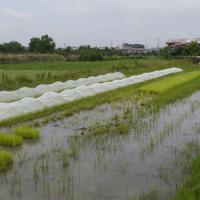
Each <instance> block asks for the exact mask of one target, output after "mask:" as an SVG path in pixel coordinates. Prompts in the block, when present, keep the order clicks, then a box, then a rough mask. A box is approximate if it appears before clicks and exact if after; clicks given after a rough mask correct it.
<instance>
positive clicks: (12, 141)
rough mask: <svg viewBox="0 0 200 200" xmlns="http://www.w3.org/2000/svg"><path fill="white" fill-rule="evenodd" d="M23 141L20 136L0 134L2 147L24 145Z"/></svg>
mask: <svg viewBox="0 0 200 200" xmlns="http://www.w3.org/2000/svg"><path fill="white" fill-rule="evenodd" d="M22 141H23V139H22V138H21V137H20V136H18V135H15V134H14V135H8V134H6V133H0V145H2V146H12V147H15V146H18V145H20V144H22Z"/></svg>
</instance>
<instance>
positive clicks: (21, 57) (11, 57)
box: [0, 53, 66, 64]
mask: <svg viewBox="0 0 200 200" xmlns="http://www.w3.org/2000/svg"><path fill="white" fill-rule="evenodd" d="M65 60H66V59H65V57H64V56H61V55H58V54H31V53H27V54H0V63H1V64H5V63H6V64H10V63H27V62H40V61H43V62H45V61H46V62H49V61H65Z"/></svg>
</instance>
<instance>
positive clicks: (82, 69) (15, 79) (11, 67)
mask: <svg viewBox="0 0 200 200" xmlns="http://www.w3.org/2000/svg"><path fill="white" fill-rule="evenodd" d="M169 67H180V68H182V69H184V70H187V71H192V70H195V69H199V68H200V67H199V66H198V65H194V64H192V63H188V62H187V61H177V60H176V61H164V60H159V59H150V58H149V59H141V60H134V59H125V60H111V61H98V62H43V61H41V62H38V63H17V64H0V90H15V89H19V88H20V87H36V86H37V85H38V84H48V83H52V82H55V81H67V80H70V79H78V78H84V77H88V76H96V75H100V74H106V73H112V72H116V71H119V72H122V73H124V74H125V75H126V76H131V75H136V74H141V73H144V72H151V71H154V70H161V69H164V68H169Z"/></svg>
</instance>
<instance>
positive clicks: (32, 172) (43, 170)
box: [0, 92, 200, 200]
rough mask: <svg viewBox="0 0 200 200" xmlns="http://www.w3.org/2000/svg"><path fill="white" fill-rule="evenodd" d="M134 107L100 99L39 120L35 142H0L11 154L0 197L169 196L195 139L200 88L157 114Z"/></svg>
mask: <svg viewBox="0 0 200 200" xmlns="http://www.w3.org/2000/svg"><path fill="white" fill-rule="evenodd" d="M139 107H142V105H140V106H138V105H137V103H136V102H135V101H128V100H127V101H126V102H112V103H110V104H103V105H100V106H97V107H96V108H95V109H92V110H88V111H85V112H80V113H76V114H74V115H73V116H70V117H67V118H65V119H63V120H61V121H53V122H50V123H48V124H46V125H44V126H43V127H42V128H40V131H41V138H40V139H39V140H37V141H34V142H30V141H25V143H24V144H23V145H22V146H20V147H17V148H14V149H13V148H12V149H11V148H6V149H5V148H3V147H0V150H7V151H10V152H12V153H13V155H14V165H13V166H12V167H11V168H10V169H9V170H8V171H7V172H1V173H0V200H18V199H22V200H27V199H29V200H35V199H38V200H46V199H48V200H61V199H69V200H85V199H86V200H87V199H96V200H100V199H102V200H104V199H114V200H122V199H124V200H128V199H135V200H136V199H145V198H146V199H169V198H170V196H171V195H172V194H173V191H174V190H175V188H176V186H177V185H179V184H180V183H181V181H182V179H181V177H182V175H181V173H180V172H179V171H178V170H180V169H179V167H180V166H178V164H177V162H175V161H176V160H177V159H178V157H179V153H178V152H179V150H180V149H182V148H184V146H185V145H186V143H187V142H194V143H198V141H199V135H200V92H196V93H194V94H193V95H192V96H190V97H188V98H185V99H183V100H181V101H176V102H175V103H173V104H170V105H167V106H165V107H164V108H162V109H161V110H160V112H159V113H157V114H153V113H151V114H148V115H146V116H144V115H143V114H142V113H143V112H142V109H141V108H139ZM7 131H8V130H7ZM176 170H177V172H176Z"/></svg>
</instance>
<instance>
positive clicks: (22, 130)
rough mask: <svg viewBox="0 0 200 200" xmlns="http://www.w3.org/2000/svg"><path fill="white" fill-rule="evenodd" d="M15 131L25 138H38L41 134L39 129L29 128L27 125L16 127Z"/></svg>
mask: <svg viewBox="0 0 200 200" xmlns="http://www.w3.org/2000/svg"><path fill="white" fill-rule="evenodd" d="M14 133H15V134H16V135H18V136H20V137H22V138H24V139H37V138H39V136H40V132H39V131H38V130H36V129H32V128H28V127H26V126H21V127H17V128H15V130H14Z"/></svg>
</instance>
